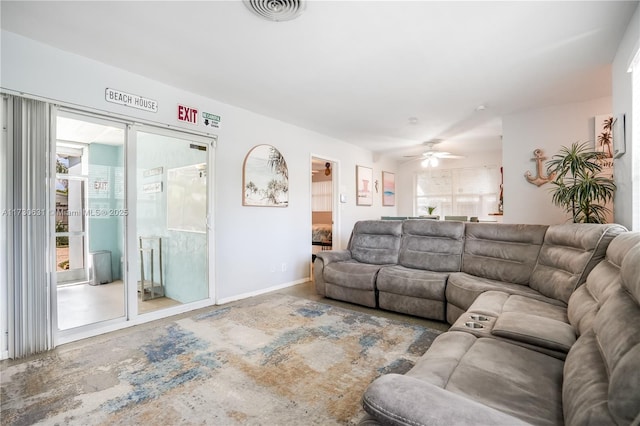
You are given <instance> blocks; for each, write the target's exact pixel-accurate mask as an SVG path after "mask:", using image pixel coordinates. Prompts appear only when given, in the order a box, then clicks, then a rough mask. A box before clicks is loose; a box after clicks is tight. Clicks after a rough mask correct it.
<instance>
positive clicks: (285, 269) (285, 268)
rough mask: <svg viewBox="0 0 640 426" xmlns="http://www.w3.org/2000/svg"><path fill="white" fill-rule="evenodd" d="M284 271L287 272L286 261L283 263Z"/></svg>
mask: <svg viewBox="0 0 640 426" xmlns="http://www.w3.org/2000/svg"><path fill="white" fill-rule="evenodd" d="M282 272H287V264H286V263H283V264H282Z"/></svg>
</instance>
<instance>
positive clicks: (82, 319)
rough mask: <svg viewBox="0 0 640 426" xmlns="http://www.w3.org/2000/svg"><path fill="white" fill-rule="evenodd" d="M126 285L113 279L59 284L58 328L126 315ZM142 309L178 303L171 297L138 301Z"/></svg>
mask: <svg viewBox="0 0 640 426" xmlns="http://www.w3.org/2000/svg"><path fill="white" fill-rule="evenodd" d="M124 300H125V299H124V285H123V283H122V281H114V282H112V283H109V284H103V285H96V286H93V285H88V284H79V285H70V286H63V287H59V288H58V328H59V329H60V330H68V329H70V328H74V327H79V326H82V325H87V324H92V323H95V322H99V321H107V320H110V319H114V318H119V317H122V316H124V312H125V310H124ZM138 303H139V305H138V311H139V312H140V313H145V312H150V311H154V310H158V309H162V308H166V307H168V306H174V305H179V304H180V302H177V301H175V300H173V299H170V298H168V297H162V298H159V299H153V300H147V301H144V302H141V301H139V302H138Z"/></svg>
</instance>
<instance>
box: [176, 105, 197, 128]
mask: <svg viewBox="0 0 640 426" xmlns="http://www.w3.org/2000/svg"><path fill="white" fill-rule="evenodd" d="M178 121H184V122H185V123H190V124H198V110H197V109H196V108H191V107H188V106H184V105H180V104H178Z"/></svg>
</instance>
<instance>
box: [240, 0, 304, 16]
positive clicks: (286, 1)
mask: <svg viewBox="0 0 640 426" xmlns="http://www.w3.org/2000/svg"><path fill="white" fill-rule="evenodd" d="M244 4H245V5H246V6H247V7H248V8H249V10H251V11H252V12H253V13H255V14H256V15H258V16H261V17H263V18H265V19H268V20H269V21H289V20H291V19H294V18H296V17H298V16H299V15H300V14H301V13H302V11H303V10H304V7H305V0H244Z"/></svg>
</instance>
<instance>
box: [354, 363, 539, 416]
mask: <svg viewBox="0 0 640 426" xmlns="http://www.w3.org/2000/svg"><path fill="white" fill-rule="evenodd" d="M363 406H364V409H365V411H366V412H367V413H369V414H370V415H372V416H374V417H375V418H376V419H378V420H380V423H381V424H384V425H403V426H404V425H411V426H415V425H430V426H433V425H435V426H451V425H471V424H474V425H481V424H482V425H509V426H515V425H524V424H527V423H525V422H523V421H522V420H520V419H518V418H516V417H513V416H510V415H508V414H506V413H503V412H501V411H498V410H496V409H494V408H491V407H489V406H487V405H484V404H481V403H479V402H476V401H473V400H471V399H468V398H465V397H464V396H462V395H458V394H455V393H453V392H449V391H447V390H445V389H442V388H440V387H437V386H435V385H432V384H431V383H428V382H425V381H423V380H420V379H417V378H415V377H410V376H403V375H399V374H387V375H384V376H381V377H379V378H378V379H376V380H375V381H374V382H373V383H371V385H369V387H368V388H367V390H366V392H365V394H364V397H363Z"/></svg>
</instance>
